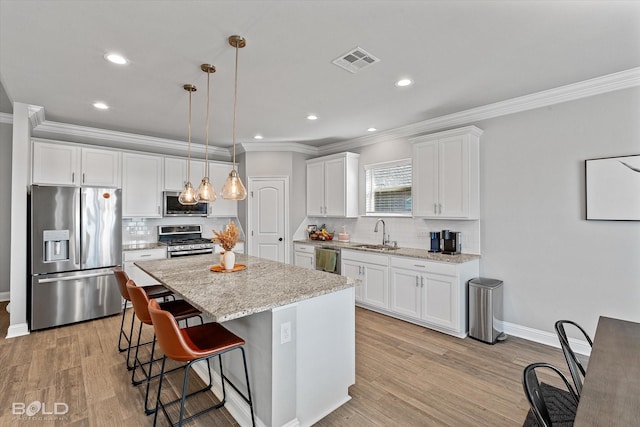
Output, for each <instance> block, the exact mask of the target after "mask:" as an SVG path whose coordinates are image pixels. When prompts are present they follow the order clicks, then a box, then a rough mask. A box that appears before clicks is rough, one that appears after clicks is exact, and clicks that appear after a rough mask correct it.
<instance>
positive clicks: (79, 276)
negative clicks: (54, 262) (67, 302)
mask: <svg viewBox="0 0 640 427" xmlns="http://www.w3.org/2000/svg"><path fill="white" fill-rule="evenodd" d="M110 274H113V272H110V271H106V272H105V271H103V272H102V273H89V274H75V275H73V276H63V277H51V278H46V279H38V283H51V282H64V281H68V280H77V279H86V278H88V277H101V276H108V275H110ZM34 277H38V276H34Z"/></svg>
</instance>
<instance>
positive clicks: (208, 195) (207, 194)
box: [196, 64, 217, 203]
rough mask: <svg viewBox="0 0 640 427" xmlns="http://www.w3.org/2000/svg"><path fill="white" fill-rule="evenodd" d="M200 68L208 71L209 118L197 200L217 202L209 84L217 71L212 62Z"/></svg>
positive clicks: (207, 119) (200, 201)
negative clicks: (212, 168) (211, 178)
mask: <svg viewBox="0 0 640 427" xmlns="http://www.w3.org/2000/svg"><path fill="white" fill-rule="evenodd" d="M200 69H201V70H202V71H204V72H205V73H207V118H206V122H207V123H206V127H205V147H206V148H205V154H204V159H205V167H204V170H205V172H204V178H202V181H200V185H199V186H198V191H197V192H196V201H197V202H198V203H211V202H215V201H216V199H217V197H216V190H215V188H213V184H211V182H210V181H209V93H210V89H209V85H210V77H211V73H215V72H216V67H214V66H213V65H211V64H202V65H201V66H200Z"/></svg>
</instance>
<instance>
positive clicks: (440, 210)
mask: <svg viewBox="0 0 640 427" xmlns="http://www.w3.org/2000/svg"><path fill="white" fill-rule="evenodd" d="M438 213H439V214H441V213H442V203H438Z"/></svg>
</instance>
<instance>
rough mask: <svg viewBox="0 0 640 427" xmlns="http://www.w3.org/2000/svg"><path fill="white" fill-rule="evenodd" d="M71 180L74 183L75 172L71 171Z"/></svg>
mask: <svg viewBox="0 0 640 427" xmlns="http://www.w3.org/2000/svg"><path fill="white" fill-rule="evenodd" d="M71 182H72V183H74V184H75V182H76V173H75V172H71Z"/></svg>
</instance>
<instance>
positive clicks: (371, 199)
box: [364, 159, 411, 216]
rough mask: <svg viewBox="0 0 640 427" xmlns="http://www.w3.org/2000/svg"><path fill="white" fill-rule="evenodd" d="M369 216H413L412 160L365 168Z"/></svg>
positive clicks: (378, 164)
mask: <svg viewBox="0 0 640 427" xmlns="http://www.w3.org/2000/svg"><path fill="white" fill-rule="evenodd" d="M364 170H365V175H366V182H367V184H366V185H367V188H366V213H367V215H374V214H376V215H378V214H390V215H402V216H410V215H411V159H405V160H398V161H395V162H386V163H376V164H373V165H366V166H365V167H364Z"/></svg>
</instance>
